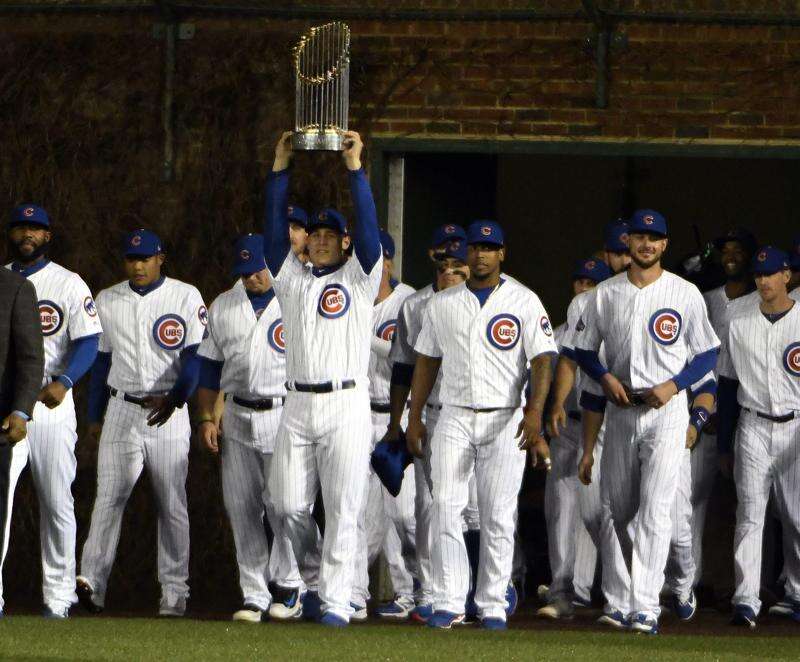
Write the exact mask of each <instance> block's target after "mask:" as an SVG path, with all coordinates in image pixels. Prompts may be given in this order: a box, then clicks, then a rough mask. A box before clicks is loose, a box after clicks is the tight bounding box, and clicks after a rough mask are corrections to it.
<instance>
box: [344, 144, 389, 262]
mask: <svg viewBox="0 0 800 662" xmlns="http://www.w3.org/2000/svg"><path fill="white" fill-rule="evenodd" d="M344 144H345V149H344V152H343V153H342V156H343V157H344V162H345V165H347V169H348V170H349V176H350V193H351V195H352V196H353V207H354V208H355V212H356V222H355V227H354V228H353V251H354V252H355V255H356V257H357V258H358V261H359V263H360V264H361V268H362V269H363V271H364V273H366V274H368V273H370V272H371V271H372V268H373V267H374V266H375V264H376V263H377V261H378V259H379V258H380V256H381V238H380V235H379V233H378V213H377V211H376V210H375V200H374V199H373V197H372V189H371V188H370V186H369V182H368V181H367V175H366V174H365V173H364V169H363V168H362V167H361V151H362V150H363V149H364V145H363V143H362V142H361V137H360V136H359V135H358V134H357V133H356V132H355V131H348V132H347V133H345V143H344Z"/></svg>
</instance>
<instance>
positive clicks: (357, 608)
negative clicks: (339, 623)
mask: <svg viewBox="0 0 800 662" xmlns="http://www.w3.org/2000/svg"><path fill="white" fill-rule="evenodd" d="M350 607H351V608H352V610H353V613H352V614H350V620H351V621H352V622H353V623H365V622H366V620H367V617H368V614H367V605H357V604H356V603H355V602H351V603H350Z"/></svg>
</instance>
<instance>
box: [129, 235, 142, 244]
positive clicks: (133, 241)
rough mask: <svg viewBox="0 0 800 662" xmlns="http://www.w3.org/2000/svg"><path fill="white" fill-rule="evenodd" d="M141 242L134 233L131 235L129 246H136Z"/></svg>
mask: <svg viewBox="0 0 800 662" xmlns="http://www.w3.org/2000/svg"><path fill="white" fill-rule="evenodd" d="M141 243H142V238H141V237H140V236H139V235H138V234H135V235H133V236H132V237H131V246H138V245H139V244H141Z"/></svg>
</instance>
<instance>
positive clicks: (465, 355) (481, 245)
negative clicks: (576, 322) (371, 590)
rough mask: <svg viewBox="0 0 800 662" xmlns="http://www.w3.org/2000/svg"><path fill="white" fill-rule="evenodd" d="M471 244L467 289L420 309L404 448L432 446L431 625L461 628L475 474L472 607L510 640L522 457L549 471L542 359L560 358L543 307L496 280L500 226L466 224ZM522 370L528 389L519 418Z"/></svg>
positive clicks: (501, 254) (546, 362)
mask: <svg viewBox="0 0 800 662" xmlns="http://www.w3.org/2000/svg"><path fill="white" fill-rule="evenodd" d="M467 244H468V249H467V251H468V254H467V261H468V264H469V267H470V276H469V280H468V281H467V283H466V284H465V285H458V286H455V287H451V288H449V289H447V290H445V291H444V292H440V293H437V294H436V295H434V296H433V297H432V298H431V301H430V302H429V304H428V306H427V308H426V310H425V314H424V319H423V325H422V330H421V331H420V334H419V337H418V338H417V342H416V345H415V350H416V352H417V363H416V366H415V368H414V376H413V381H412V386H411V410H410V413H409V423H408V430H407V442H408V446H409V450H411V451H412V453H413V454H414V455H416V456H417V457H421V456H422V455H423V446H424V444H426V443H430V445H431V448H430V453H431V483H432V486H433V526H432V547H433V571H434V614H433V615H432V616H431V617H430V618H429V619H428V625H429V626H430V627H434V628H440V629H447V628H450V627H451V626H452V625H453V624H455V623H459V622H460V621H462V620H463V618H464V605H465V601H466V598H467V593H468V591H469V581H470V569H469V564H468V560H467V554H466V548H465V544H464V537H463V535H462V530H461V518H462V514H463V511H464V508H465V506H466V505H467V499H468V492H469V488H468V484H469V479H470V476H471V475H472V474H473V473H474V474H475V483H476V488H477V494H478V510H479V512H480V518H481V544H480V560H479V570H478V578H477V590H476V593H475V604H476V606H477V609H478V616H479V618H480V621H481V625H482V626H483V627H484V628H486V629H505V627H506V607H507V606H508V603H507V600H506V589H507V587H508V583H509V580H510V577H511V565H512V557H513V553H514V529H515V524H516V522H515V519H516V517H515V516H516V510H517V495H518V493H519V488H520V485H521V481H522V474H523V471H524V468H525V453H524V452H523V451H524V450H525V449H529V448H530V449H531V450H532V451H533V453H534V455H533V457H534V462H535V458H536V457H537V456H541V457H544V458H547V462H548V463H549V457H548V449H547V442H546V441H545V440H544V438H543V437H541V425H542V409H543V407H544V400H545V398H546V396H547V391H548V389H549V386H550V377H551V374H552V370H551V366H550V358H549V355H550V354H554V353H556V349H557V348H556V344H555V342H554V341H553V330H552V328H551V326H550V320H549V318H548V316H547V313H546V312H545V310H544V307H543V306H542V304H541V302H540V301H539V298H538V297H537V296H536V295H535V294H534V293H533V292H531V291H530V290H529V289H528V288H526V287H524V286H523V285H521V284H519V283H518V282H517V281H514V280H513V279H506V278H502V277H501V274H500V265H501V263H502V262H503V260H504V258H505V242H504V238H503V231H502V229H501V228H500V226H499V225H498V224H497V223H495V222H493V221H478V222H476V223H473V224H472V225H470V227H469V229H468V230H467ZM440 366H441V370H442V383H441V390H440V397H441V401H442V405H443V407H442V411H441V415H440V418H439V421H438V422H437V424H436V429H435V431H434V433H433V438H432V439H430V440H429V439H427V438H426V437H427V435H426V429H425V425H424V424H423V423H422V412H423V409H424V408H425V405H426V403H427V402H428V398H429V397H430V394H431V391H432V389H433V386H434V383H435V381H436V377H437V375H438V372H439V368H440ZM528 366H530V368H531V383H532V385H533V387H532V395H531V399H530V401H529V404H528V408H527V410H526V411H525V413H524V414H522V411H521V409H520V405H521V394H522V391H523V386H524V382H525V379H526V376H527V369H528ZM520 417H521V418H522V420H520Z"/></svg>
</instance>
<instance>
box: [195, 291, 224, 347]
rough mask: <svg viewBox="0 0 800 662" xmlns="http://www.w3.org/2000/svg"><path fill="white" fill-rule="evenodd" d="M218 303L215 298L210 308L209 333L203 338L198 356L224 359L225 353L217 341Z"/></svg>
mask: <svg viewBox="0 0 800 662" xmlns="http://www.w3.org/2000/svg"><path fill="white" fill-rule="evenodd" d="M216 303H217V301H216V300H215V301H214V302H213V303H212V304H211V308H209V310H208V333H206V337H205V338H203V340H202V342H201V343H200V347H199V348H198V350H197V354H198V356H202V357H203V358H206V359H210V360H211V361H224V360H225V355H224V354H223V353H222V350H221V349H220V347H219V344H218V343H217V338H216V336H217V334H216V333H215V329H216V321H215V318H216V315H217V306H216Z"/></svg>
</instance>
